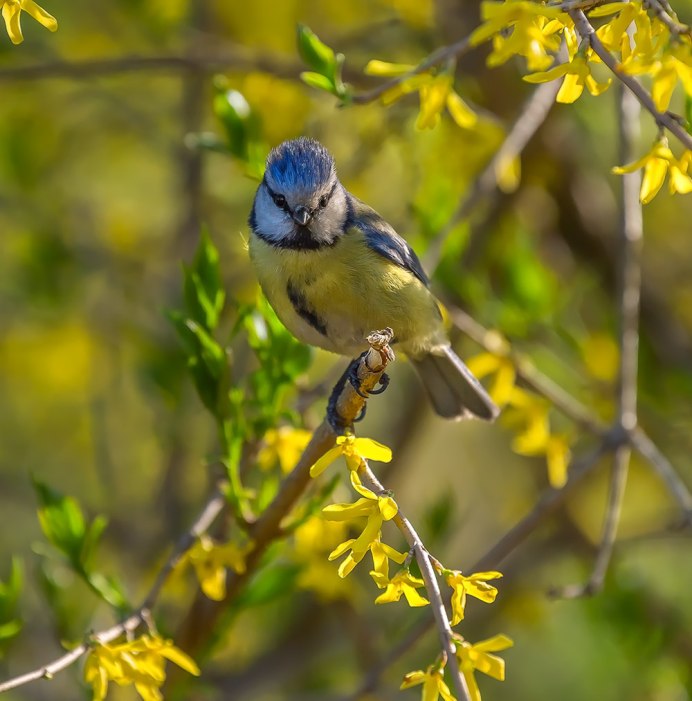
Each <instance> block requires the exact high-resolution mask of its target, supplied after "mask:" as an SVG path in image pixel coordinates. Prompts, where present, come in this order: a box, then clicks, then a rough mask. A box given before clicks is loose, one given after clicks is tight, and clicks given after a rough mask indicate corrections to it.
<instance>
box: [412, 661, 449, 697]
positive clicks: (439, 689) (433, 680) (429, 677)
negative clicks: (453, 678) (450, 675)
mask: <svg viewBox="0 0 692 701" xmlns="http://www.w3.org/2000/svg"><path fill="white" fill-rule="evenodd" d="M418 684H422V685H423V689H422V697H421V698H422V700H423V701H437V699H439V698H440V696H441V697H442V698H443V699H444V701H455V699H454V696H452V693H451V692H450V690H449V687H448V686H447V684H445V680H444V671H443V669H442V667H440V665H430V667H428V668H427V669H426V670H425V672H424V671H423V670H421V669H419V670H417V671H415V672H409V673H408V674H407V675H406V676H404V680H403V681H402V682H401V686H400V687H399V688H400V689H410V688H411V687H412V686H417V685H418Z"/></svg>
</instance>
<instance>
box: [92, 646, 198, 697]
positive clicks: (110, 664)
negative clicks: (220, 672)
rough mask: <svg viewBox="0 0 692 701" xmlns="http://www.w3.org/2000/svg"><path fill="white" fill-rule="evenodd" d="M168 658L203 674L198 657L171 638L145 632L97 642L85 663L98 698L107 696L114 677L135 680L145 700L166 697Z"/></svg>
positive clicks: (124, 681)
mask: <svg viewBox="0 0 692 701" xmlns="http://www.w3.org/2000/svg"><path fill="white" fill-rule="evenodd" d="M166 659H168V660H170V661H171V662H173V663H174V664H176V665H178V667H180V668H181V669H184V670H185V671H186V672H189V673H190V674H194V675H195V676H198V675H199V667H197V665H196V664H195V662H194V660H192V659H191V658H190V657H188V656H187V655H186V654H185V653H184V652H183V651H182V650H180V649H178V648H177V647H175V645H174V644H173V643H172V642H171V641H170V640H164V639H163V638H160V637H158V636H157V635H153V636H152V635H142V636H141V637H139V638H136V639H135V640H130V641H127V642H124V643H119V644H112V643H108V644H106V643H97V644H96V645H94V647H92V648H91V650H90V651H89V654H88V656H87V659H86V663H85V664H84V679H85V681H86V682H87V683H88V684H90V685H91V687H92V691H93V697H92V698H93V700H94V701H102V700H103V699H105V698H106V694H107V693H108V683H109V682H110V681H113V682H115V683H116V684H118V685H119V686H126V685H128V684H134V687H135V689H136V690H137V693H138V694H139V695H140V696H141V697H142V698H143V699H144V700H145V701H160V699H162V698H163V696H161V691H160V688H161V686H162V684H163V682H164V681H165V680H166V671H165V660H166Z"/></svg>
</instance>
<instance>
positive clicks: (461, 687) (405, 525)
mask: <svg viewBox="0 0 692 701" xmlns="http://www.w3.org/2000/svg"><path fill="white" fill-rule="evenodd" d="M363 463H364V467H363V470H362V472H361V475H362V477H363V483H364V484H365V486H367V487H368V488H369V489H371V490H372V491H373V492H375V493H376V494H383V493H386V491H387V490H386V489H385V488H384V487H383V486H382V484H381V483H380V481H379V480H378V479H377V477H375V474H374V473H373V471H372V470H371V469H370V466H369V465H368V464H367V461H363ZM393 520H394V523H395V524H396V525H397V527H398V528H399V530H400V531H401V532H402V533H403V535H404V538H406V542H407V543H408V544H409V546H410V547H411V548H412V549H413V551H414V554H415V556H416V561H417V562H418V566H419V567H420V571H421V575H422V576H423V580H424V581H425V588H426V589H427V592H428V596H429V597H430V605H431V607H432V612H433V616H434V620H435V625H436V626H437V632H438V634H439V636H440V643H441V645H442V650H443V652H444V654H445V655H446V657H447V669H448V670H449V672H450V675H451V677H452V683H453V686H454V690H455V691H456V694H457V698H458V699H459V701H470V700H471V694H470V692H469V689H468V686H467V685H466V680H465V679H464V676H463V675H462V674H461V671H460V670H459V662H458V660H457V657H456V645H455V644H454V640H453V635H454V633H453V631H452V627H451V626H450V624H449V618H448V617H447V611H446V609H445V605H444V602H443V601H442V594H441V593H440V586H439V584H438V582H437V577H436V575H435V570H434V569H433V565H432V562H431V558H430V555H429V554H428V551H427V550H426V548H425V545H423V541H422V540H421V539H420V536H419V535H418V533H417V532H416V530H415V528H414V527H413V526H412V525H411V522H410V521H409V520H408V519H407V518H406V517H405V516H404V515H403V514H402V513H401V509H399V512H398V513H397V515H396V516H395V517H394V519H393Z"/></svg>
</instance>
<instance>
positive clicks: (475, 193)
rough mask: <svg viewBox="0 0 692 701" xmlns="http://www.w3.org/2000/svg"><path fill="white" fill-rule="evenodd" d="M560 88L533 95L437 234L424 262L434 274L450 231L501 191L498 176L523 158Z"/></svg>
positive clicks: (555, 85)
mask: <svg viewBox="0 0 692 701" xmlns="http://www.w3.org/2000/svg"><path fill="white" fill-rule="evenodd" d="M559 88H560V86H559V83H555V82H551V83H544V84H543V85H540V86H538V88H536V89H535V90H534V91H533V92H532V93H531V96H530V97H529V98H528V100H526V102H525V103H524V105H523V106H522V108H521V111H520V112H519V116H518V117H517V118H516V120H515V121H514V124H512V126H511V128H510V130H509V132H508V133H507V136H506V137H505V140H504V141H503V142H502V145H501V146H500V148H499V149H498V150H497V151H496V152H495V154H494V155H493V157H492V158H491V159H490V161H489V162H488V164H487V165H486V166H485V168H484V169H483V170H482V171H481V173H480V174H479V175H478V176H477V177H476V178H475V180H474V182H473V186H472V187H471V188H470V190H469V191H468V192H467V193H466V194H465V195H464V197H463V198H462V200H461V201H460V202H459V205H458V206H457V208H456V211H455V212H454V214H453V215H452V216H451V218H450V219H449V221H448V222H447V224H445V226H444V228H443V229H441V230H440V231H439V232H438V233H437V234H435V238H434V239H433V240H432V241H431V242H430V246H429V248H428V251H427V253H426V254H425V260H424V263H425V267H426V268H427V270H428V271H433V270H435V268H436V267H437V265H438V263H439V261H440V255H441V252H442V246H443V244H444V241H445V239H446V238H447V236H448V235H449V233H450V231H451V230H452V229H453V228H454V227H455V226H456V225H457V224H458V223H459V222H460V221H463V220H464V219H466V218H467V217H468V216H469V215H470V214H471V212H472V211H473V210H474V209H475V207H476V206H477V205H478V203H479V201H481V200H483V199H485V198H486V197H489V196H490V195H491V194H493V193H495V192H496V191H497V181H498V173H499V172H500V171H501V170H502V168H503V167H504V166H505V165H506V164H507V163H508V162H510V161H512V160H514V159H515V158H518V157H519V155H520V154H521V152H522V151H523V150H524V149H525V148H526V145H527V144H528V143H529V141H530V140H531V139H532V138H533V136H534V134H535V133H536V132H537V131H538V129H539V128H540V126H541V124H543V122H545V120H546V117H547V116H548V113H549V112H550V109H551V108H552V106H553V105H554V104H555V96H556V95H557V92H558V90H559Z"/></svg>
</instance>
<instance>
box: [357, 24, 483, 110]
mask: <svg viewBox="0 0 692 701" xmlns="http://www.w3.org/2000/svg"><path fill="white" fill-rule="evenodd" d="M470 40H471V37H470V36H467V37H464V38H463V39H460V40H459V41H457V42H455V43H454V44H450V45H449V46H441V47H440V48H439V49H436V50H435V51H433V52H432V53H431V54H430V55H429V56H428V57H427V58H426V59H424V60H423V61H421V63H419V64H418V65H417V66H416V67H415V68H413V69H411V70H410V71H409V72H408V73H405V74H404V75H400V76H396V77H395V78H391V79H390V80H387V81H385V82H384V83H382V84H381V85H378V86H377V87H376V88H373V89H372V90H368V91H367V92H362V93H358V94H356V95H354V96H353V97H352V98H351V102H352V103H353V104H356V105H364V104H367V103H368V102H372V101H373V100H376V99H377V98H378V97H380V96H381V95H383V94H384V93H386V92H387V90H391V89H392V88H394V87H396V86H397V85H399V84H400V83H403V82H404V81H405V80H408V79H409V78H411V77H413V76H414V75H418V74H420V73H425V71H427V70H430V69H431V68H432V67H433V66H436V65H438V64H440V63H444V62H445V61H449V60H450V59H452V58H458V57H459V56H461V55H462V54H465V53H466V52H468V51H469V50H470V49H472V48H473V46H472V45H471V41H470Z"/></svg>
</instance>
